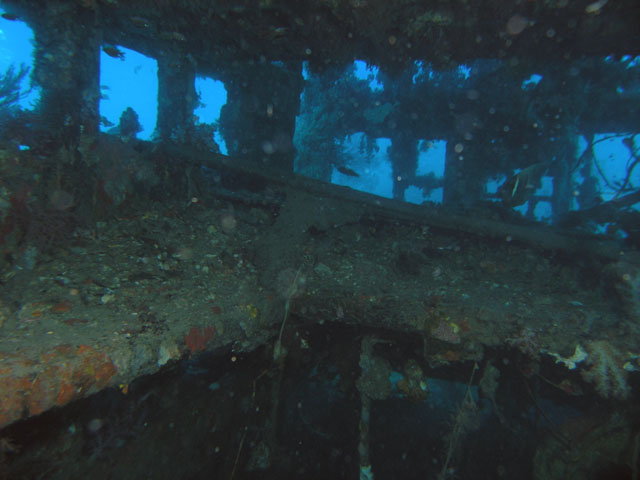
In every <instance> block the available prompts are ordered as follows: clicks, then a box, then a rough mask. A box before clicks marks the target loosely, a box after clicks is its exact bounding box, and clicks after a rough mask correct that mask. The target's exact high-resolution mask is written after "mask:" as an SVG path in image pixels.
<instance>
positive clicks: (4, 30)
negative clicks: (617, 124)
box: [0, 10, 640, 220]
mask: <svg viewBox="0 0 640 480" xmlns="http://www.w3.org/2000/svg"><path fill="white" fill-rule="evenodd" d="M1 12H2V11H1V10H0V13H1ZM118 48H119V49H120V50H121V51H122V52H123V53H124V59H119V58H113V57H110V56H109V55H107V54H106V53H104V52H101V57H100V86H101V92H102V96H103V98H102V100H101V101H100V115H101V116H103V117H105V118H106V119H107V120H109V121H110V122H111V123H113V124H117V123H118V119H119V118H120V115H121V114H122V112H123V111H124V110H125V109H126V108H127V107H131V108H133V109H134V110H135V111H136V113H137V114H138V116H139V120H140V123H141V125H142V127H143V131H142V132H140V134H139V135H138V136H139V138H141V139H145V140H148V139H152V138H153V132H154V130H155V125H156V116H157V94H158V78H157V63H156V61H155V60H154V59H152V58H149V57H146V56H144V55H142V54H140V53H138V52H136V51H134V50H130V49H127V48H124V47H120V46H118ZM32 54H33V32H32V31H31V29H30V28H29V27H28V26H27V25H26V24H25V23H24V22H21V21H19V20H14V21H10V20H6V19H4V18H0V71H1V72H4V71H5V70H6V69H7V68H8V67H9V66H10V65H16V67H18V66H19V65H20V64H25V65H28V66H31V65H32V64H33V57H32ZM355 64H356V75H357V76H358V77H359V78H362V79H367V78H368V79H369V80H370V86H371V88H372V89H380V88H382V87H381V85H380V84H379V83H378V82H377V81H376V80H375V76H376V72H377V69H376V68H375V67H373V68H372V67H367V65H366V64H365V63H364V62H360V61H357V62H355ZM460 68H461V69H462V70H464V69H465V68H466V67H464V66H462V67H460ZM305 75H306V72H305ZM535 77H536V75H533V76H532V77H531V79H530V80H529V81H528V82H536V81H537V80H539V78H537V79H536V78H535ZM525 83H527V82H525ZM23 89H24V91H25V92H26V91H28V90H29V80H28V79H25V81H24V85H23ZM196 91H197V92H198V94H199V95H200V103H201V105H200V106H199V107H198V108H197V109H196V110H195V112H194V113H195V115H196V116H197V117H198V121H199V122H202V123H215V122H217V121H218V120H219V118H220V109H221V108H222V106H223V105H224V104H225V103H226V100H227V92H226V90H225V88H224V85H223V84H222V82H219V81H215V80H213V79H210V78H203V77H198V78H196ZM38 97H39V91H38V89H37V88H34V89H32V90H31V91H30V92H29V94H28V95H26V96H25V97H24V98H23V99H22V100H21V105H22V106H23V107H24V108H32V107H33V106H34V105H35V103H36V102H37V100H38ZM102 128H103V130H104V131H106V130H108V129H109V128H110V127H107V126H103V127H102ZM608 135H610V134H609V133H608V132H600V133H599V134H598V135H596V140H597V139H598V138H602V137H603V136H608ZM215 140H216V142H217V143H218V145H219V146H220V150H221V151H222V153H226V147H225V145H224V140H223V139H222V138H221V137H220V135H219V134H218V132H216V137H215ZM376 142H377V146H378V147H379V150H378V152H377V153H376V154H375V155H374V157H373V158H372V159H365V158H363V157H362V156H361V155H360V154H359V152H358V145H359V143H360V134H357V135H353V136H352V138H351V139H348V140H347V142H346V143H345V144H344V146H345V150H346V152H347V153H348V154H350V155H351V158H352V160H351V163H350V164H349V167H350V168H352V169H354V170H355V171H357V172H358V173H359V174H360V177H357V178H356V177H348V176H345V175H342V174H340V173H339V172H338V171H337V170H336V169H335V167H334V170H333V174H332V178H331V182H332V183H335V184H338V185H345V186H349V187H351V188H354V189H357V190H362V191H366V192H370V193H373V194H375V195H379V196H382V197H387V198H390V197H391V196H392V188H393V180H392V178H391V171H392V169H391V164H390V162H389V159H388V157H387V154H386V151H387V147H389V145H390V140H389V139H385V138H380V139H377V140H376ZM636 142H640V138H636ZM585 146H586V142H584V141H582V149H584V147H585ZM445 149H446V142H444V141H438V140H434V141H433V142H432V144H431V147H430V148H429V149H428V150H427V151H425V152H422V153H420V157H419V164H418V171H417V174H418V175H427V174H429V173H431V172H433V173H434V174H435V175H436V176H438V177H440V176H442V175H443V174H444V155H445ZM594 150H595V155H596V159H597V160H598V162H599V165H600V167H601V168H602V171H603V173H604V175H605V176H606V177H607V178H608V180H609V182H610V183H612V184H615V183H616V182H619V181H621V180H622V179H623V178H624V176H625V174H626V169H625V166H626V163H627V161H628V158H629V153H628V150H627V149H626V148H625V147H624V146H623V145H622V140H621V138H614V139H611V140H607V141H604V142H600V143H598V144H597V145H595V147H594ZM504 180H505V178H500V179H496V180H494V181H490V182H488V183H487V192H488V193H495V192H496V190H497V187H498V186H499V185H500V184H501V183H502V182H503V181H504ZM599 181H600V185H601V190H602V193H603V195H602V196H603V199H604V200H609V199H611V198H612V197H613V195H614V194H615V192H614V191H612V190H610V189H608V188H607V186H606V184H605V182H604V180H603V179H602V178H600V179H599ZM632 183H633V184H634V185H638V184H640V169H637V171H636V172H635V173H634V175H633V176H632ZM537 193H538V194H541V195H550V194H551V193H552V184H551V178H549V177H545V178H543V182H542V187H541V189H540V190H539V191H538V192H537ZM405 200H406V201H408V202H412V203H422V202H423V201H432V202H436V203H440V202H441V201H442V189H436V190H434V191H433V192H432V193H431V194H430V195H429V196H424V195H423V193H422V191H421V190H420V189H418V188H416V187H411V188H409V189H408V190H407V191H406V193H405ZM636 208H638V206H637V205H636ZM517 210H520V211H521V212H523V213H524V212H525V211H526V204H525V205H523V206H521V207H518V209H517ZM535 213H536V217H537V218H538V219H540V220H545V219H548V218H549V216H550V214H551V210H550V208H549V205H548V203H547V202H540V203H539V204H538V206H537V208H536V212H535Z"/></svg>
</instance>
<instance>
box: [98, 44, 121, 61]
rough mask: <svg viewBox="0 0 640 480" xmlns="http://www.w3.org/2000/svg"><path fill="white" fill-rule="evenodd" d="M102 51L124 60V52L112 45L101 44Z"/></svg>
mask: <svg viewBox="0 0 640 480" xmlns="http://www.w3.org/2000/svg"><path fill="white" fill-rule="evenodd" d="M102 51H103V52H104V53H106V54H107V55H109V56H110V57H113V58H120V59H121V60H124V52H123V51H122V50H120V49H119V48H118V47H116V46H114V45H103V46H102Z"/></svg>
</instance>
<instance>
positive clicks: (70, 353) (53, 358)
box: [0, 345, 117, 428]
mask: <svg viewBox="0 0 640 480" xmlns="http://www.w3.org/2000/svg"><path fill="white" fill-rule="evenodd" d="M116 374H117V369H116V367H115V365H114V364H113V362H112V361H111V358H110V357H109V355H107V354H106V353H103V352H101V351H99V350H97V349H96V348H95V347H92V346H89V345H79V346H72V345H58V346H57V347H54V348H53V349H51V350H49V351H47V352H46V353H43V354H42V355H40V358H39V361H33V360H30V359H28V358H26V357H24V356H22V355H19V354H11V353H6V352H0V405H1V407H2V408H0V428H1V427H3V426H5V425H7V424H9V423H11V422H14V421H16V420H18V419H20V418H23V417H26V416H31V415H38V414H39V413H42V412H44V411H45V410H48V409H50V408H52V407H54V406H62V405H65V404H67V403H69V402H70V401H71V400H75V399H77V398H81V397H84V396H86V395H87V394H90V393H94V392H97V391H98V390H101V389H103V388H105V387H107V386H109V385H110V384H111V382H112V381H113V377H114V376H115V375H116Z"/></svg>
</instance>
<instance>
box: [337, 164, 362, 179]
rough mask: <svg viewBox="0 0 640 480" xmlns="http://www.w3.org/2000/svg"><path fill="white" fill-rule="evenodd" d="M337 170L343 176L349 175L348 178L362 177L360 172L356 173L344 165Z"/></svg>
mask: <svg viewBox="0 0 640 480" xmlns="http://www.w3.org/2000/svg"><path fill="white" fill-rule="evenodd" d="M336 170H338V171H339V172H340V173H341V174H343V175H347V176H348V177H359V176H360V174H359V173H358V172H356V171H355V170H351V169H350V168H349V167H345V166H344V165H340V166H338V167H336Z"/></svg>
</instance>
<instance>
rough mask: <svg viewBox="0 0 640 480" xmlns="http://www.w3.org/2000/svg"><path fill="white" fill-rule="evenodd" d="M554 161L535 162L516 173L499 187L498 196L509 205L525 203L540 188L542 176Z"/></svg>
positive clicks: (514, 205) (515, 205)
mask: <svg viewBox="0 0 640 480" xmlns="http://www.w3.org/2000/svg"><path fill="white" fill-rule="evenodd" d="M552 164H553V162H542V163H535V164H533V165H530V166H528V167H527V168H525V169H524V170H522V171H520V172H519V173H517V174H515V175H514V176H513V177H511V178H509V179H508V180H507V181H506V182H504V183H503V184H502V185H501V186H500V188H498V197H499V198H500V199H501V200H502V203H503V204H504V205H505V206H507V207H517V206H519V205H522V204H524V203H525V202H526V201H527V200H529V198H531V196H532V195H533V194H534V193H535V191H536V190H537V189H538V188H540V185H541V181H542V177H543V176H544V175H545V173H547V171H549V167H551V165H552Z"/></svg>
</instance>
